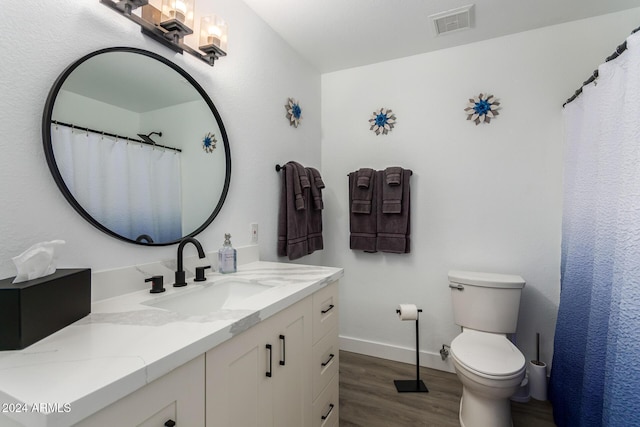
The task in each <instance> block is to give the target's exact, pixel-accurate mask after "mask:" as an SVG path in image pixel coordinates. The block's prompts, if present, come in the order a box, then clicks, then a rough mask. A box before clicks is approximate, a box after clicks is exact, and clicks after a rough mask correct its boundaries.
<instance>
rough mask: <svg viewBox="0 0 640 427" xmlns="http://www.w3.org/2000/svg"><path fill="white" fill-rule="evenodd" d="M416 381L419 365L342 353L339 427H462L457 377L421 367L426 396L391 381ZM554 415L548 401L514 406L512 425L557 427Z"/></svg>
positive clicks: (512, 408)
mask: <svg viewBox="0 0 640 427" xmlns="http://www.w3.org/2000/svg"><path fill="white" fill-rule="evenodd" d="M415 377H416V367H415V365H410V364H406V363H400V362H394V361H389V360H385V359H380V358H376V357H371V356H365V355H361V354H356V353H350V352H346V351H340V427H459V426H460V422H459V421H458V409H459V405H460V396H461V395H462V384H461V383H460V381H459V380H458V377H457V376H456V375H455V374H451V373H449V372H442V371H438V370H434V369H429V368H420V378H421V379H422V380H423V381H424V383H425V385H426V386H427V388H428V389H429V392H428V393H398V392H397V391H396V388H395V385H394V383H393V380H396V379H415ZM551 411H552V408H551V404H550V403H549V402H541V401H538V400H535V399H531V400H530V401H529V402H527V403H516V402H511V412H512V417H513V426H514V427H555V424H554V422H553V417H552V415H551ZM486 427H492V426H486Z"/></svg>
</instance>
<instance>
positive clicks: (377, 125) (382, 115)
mask: <svg viewBox="0 0 640 427" xmlns="http://www.w3.org/2000/svg"><path fill="white" fill-rule="evenodd" d="M395 123H396V115H395V114H393V112H392V111H391V110H390V109H385V108H381V109H380V110H376V111H374V112H373V115H372V116H371V118H370V119H369V124H371V127H370V128H369V130H372V131H374V132H375V133H376V135H380V134H381V133H382V134H383V135H386V134H388V133H389V132H390V131H391V130H393V126H394V125H395Z"/></svg>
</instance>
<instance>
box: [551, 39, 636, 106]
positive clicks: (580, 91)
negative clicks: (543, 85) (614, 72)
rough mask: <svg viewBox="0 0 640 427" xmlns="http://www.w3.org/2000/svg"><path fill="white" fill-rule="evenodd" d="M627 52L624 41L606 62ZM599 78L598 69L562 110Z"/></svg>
mask: <svg viewBox="0 0 640 427" xmlns="http://www.w3.org/2000/svg"><path fill="white" fill-rule="evenodd" d="M638 30H640V27H638V28H636V29H635V30H633V31H632V32H631V34H635V33H636V32H637V31H638ZM625 50H627V41H626V40H625V41H624V43H622V44H621V45H619V46H618V47H617V48H616V50H615V52H613V53H612V54H611V55H610V56H608V57H607V59H606V61H605V62H609V61H612V60H614V59H616V58H617V57H618V56H620V54H621V53H622V52H624V51H625ZM597 78H598V70H597V69H596V70H594V72H593V74H591V76H590V77H589V78H588V79H587V80H586V81H584V82H583V83H582V86H580V88H579V89H578V90H576V92H575V93H574V94H573V96H572V97H571V98H569V99H567V101H566V102H565V103H564V104H562V108H564V107H565V105H567V104H568V103H570V102H572V101H573V100H574V99H576V98H577V97H578V96H579V95H580V94H581V93H582V88H583V87H585V86H586V85H588V84H591V83H593V82H594V81H595V80H596V79H597Z"/></svg>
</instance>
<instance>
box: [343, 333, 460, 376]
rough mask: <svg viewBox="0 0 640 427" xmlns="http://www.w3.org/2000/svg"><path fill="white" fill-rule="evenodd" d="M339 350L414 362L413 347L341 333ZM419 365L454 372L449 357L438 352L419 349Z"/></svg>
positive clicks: (414, 351)
mask: <svg viewBox="0 0 640 427" xmlns="http://www.w3.org/2000/svg"><path fill="white" fill-rule="evenodd" d="M340 350H344V351H350V352H353V353H359V354H365V355H367V356H373V357H379V358H381V359H387V360H394V361H396V362H403V363H411V364H413V365H415V363H416V350H415V348H407V347H399V346H395V345H390V344H385V343H380V342H375V341H367V340H362V339H358V338H353V337H345V336H342V335H341V336H340ZM420 366H424V367H427V368H432V369H437V370H439V371H445V372H452V373H453V372H455V370H454V368H453V362H452V361H451V357H449V358H447V360H445V361H443V360H442V358H441V357H440V353H439V352H435V353H434V352H429V351H424V350H422V351H420Z"/></svg>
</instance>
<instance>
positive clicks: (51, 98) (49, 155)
mask: <svg viewBox="0 0 640 427" xmlns="http://www.w3.org/2000/svg"><path fill="white" fill-rule="evenodd" d="M108 52H131V53H136V54H140V55H145V56H147V57H149V58H152V59H155V60H157V61H160V62H161V63H163V64H165V65H167V66H169V67H171V68H172V69H173V70H175V71H176V72H177V73H179V74H180V75H181V76H182V77H184V78H185V79H186V80H187V81H188V82H189V83H191V85H192V86H193V87H194V88H195V89H196V90H197V91H198V93H199V94H200V96H202V99H204V100H205V102H206V103H207V105H208V106H209V108H210V109H211V112H212V113H213V115H214V117H215V119H216V122H217V124H218V127H219V128H220V134H221V136H222V141H223V144H224V150H225V168H226V172H225V178H224V187H223V189H222V194H221V195H220V200H219V201H218V204H217V205H216V207H215V209H214V210H213V212H212V213H211V215H210V216H209V218H207V220H206V221H205V222H204V223H203V224H202V225H201V226H200V227H198V228H197V229H196V230H195V231H193V232H191V233H189V234H187V235H185V236H183V237H182V238H184V237H193V236H195V235H197V234H199V233H201V232H202V231H203V230H204V229H205V228H207V227H208V226H209V224H211V222H213V220H214V218H215V217H216V216H217V215H218V213H219V212H220V210H221V209H222V205H223V204H224V201H225V199H226V198H227V193H228V192H229V184H230V181H231V150H230V147H229V139H228V138H227V131H226V130H225V127H224V124H223V123H222V118H221V117H220V114H219V113H218V110H217V109H216V107H215V105H213V101H212V100H211V98H210V97H209V95H207V93H206V92H205V90H204V89H203V88H202V86H200V84H199V83H198V82H197V81H196V80H195V79H194V78H193V77H191V75H189V73H187V72H186V71H185V70H183V69H182V68H180V67H179V66H178V65H176V64H174V63H173V62H171V61H169V60H168V59H167V58H165V57H163V56H160V55H158V54H156V53H153V52H149V51H147V50H143V49H138V48H134V47H109V48H105V49H100V50H97V51H95V52H92V53H89V54H87V55H85V56H83V57H82V58H80V59H78V60H77V61H75V62H74V63H73V64H71V65H69V66H68V67H67V68H66V69H65V70H64V71H63V72H62V74H60V76H59V77H58V78H57V79H56V81H55V83H54V84H53V87H52V88H51V90H50V91H49V95H48V96H47V101H46V103H45V106H44V113H43V115H42V143H43V146H44V154H45V157H46V159H47V164H48V165H49V170H50V171H51V174H52V175H53V179H54V181H55V182H56V184H57V185H58V188H59V189H60V191H61V192H62V194H63V195H64V197H65V198H66V199H67V201H68V202H69V203H70V204H71V206H73V208H74V209H75V210H76V211H77V212H78V213H79V214H80V216H82V217H83V218H84V219H85V220H87V221H88V222H89V223H90V224H91V225H93V226H94V227H96V228H97V229H99V230H100V231H102V232H104V233H106V234H108V235H110V236H112V237H115V238H116V239H119V240H123V241H125V242H129V243H134V244H137V245H141V246H168V245H174V244H176V243H179V242H180V240H182V239H178V240H174V241H171V242H160V243H155V242H154V243H148V242H139V241H136V240H132V239H129V238H127V237H124V236H121V235H119V234H117V233H115V232H113V231H112V230H110V229H108V228H107V227H105V226H104V225H102V224H101V223H100V222H99V221H97V220H96V219H95V218H93V217H92V216H91V215H90V214H89V213H88V212H87V211H86V210H85V209H84V208H83V207H82V206H81V205H80V203H79V202H78V201H77V200H76V199H75V197H73V194H71V191H69V188H68V187H67V185H66V184H65V182H64V179H63V178H62V175H61V174H60V171H59V170H58V165H57V163H56V160H55V156H54V153H53V145H52V143H51V124H52V123H51V115H52V113H53V106H54V104H55V101H56V98H57V96H58V93H59V92H60V89H61V88H62V85H63V84H64V82H65V81H66V79H67V78H68V77H69V75H70V74H71V73H72V72H73V71H74V70H75V69H76V68H77V67H78V66H79V65H80V64H82V63H84V62H85V61H87V60H88V59H90V58H92V57H94V56H97V55H100V54H103V53H108Z"/></svg>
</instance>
